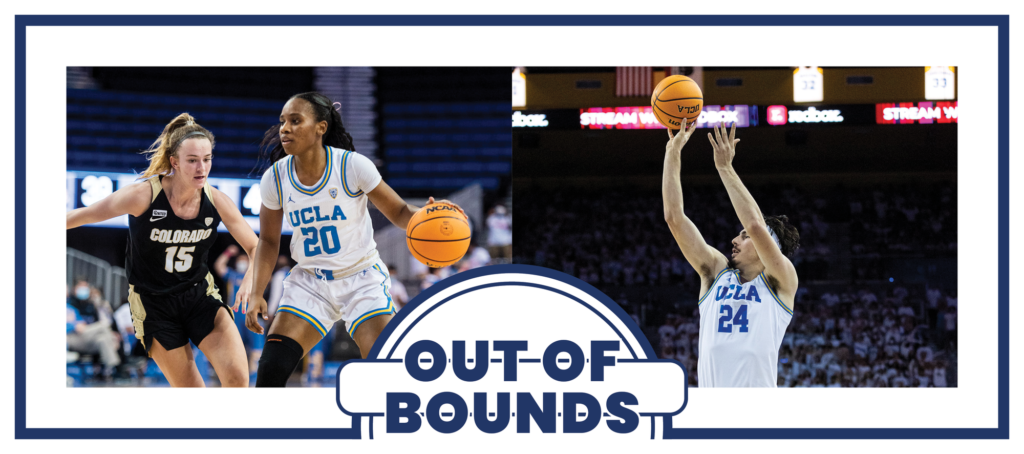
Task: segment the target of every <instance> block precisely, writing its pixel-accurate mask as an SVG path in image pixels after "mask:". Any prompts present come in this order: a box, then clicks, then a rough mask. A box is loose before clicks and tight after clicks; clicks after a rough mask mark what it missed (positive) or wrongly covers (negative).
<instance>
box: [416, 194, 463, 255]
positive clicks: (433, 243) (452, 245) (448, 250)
mask: <svg viewBox="0 0 1024 454" xmlns="http://www.w3.org/2000/svg"><path fill="white" fill-rule="evenodd" d="M471 234H472V231H471V229H470V227H469V219H468V218H467V217H466V215H464V214H462V212H461V211H459V209H458V208H455V206H453V205H451V204H448V203H432V204H430V205H427V206H425V207H423V208H421V209H420V210H419V211H417V212H416V213H414V214H413V215H412V219H409V224H408V225H407V226H406V228H405V242H406V244H408V245H409V252H411V253H412V256H413V257H416V260H419V261H420V262H422V263H423V264H424V265H427V266H429V267H431V268H440V267H442V266H448V265H452V264H454V263H455V262H458V261H459V259H461V258H462V256H463V255H466V251H467V250H469V237H470V236H471Z"/></svg>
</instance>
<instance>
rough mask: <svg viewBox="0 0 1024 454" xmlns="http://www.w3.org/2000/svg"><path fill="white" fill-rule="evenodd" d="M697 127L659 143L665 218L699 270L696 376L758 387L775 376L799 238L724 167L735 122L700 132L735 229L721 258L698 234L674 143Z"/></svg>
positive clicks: (706, 383)
mask: <svg viewBox="0 0 1024 454" xmlns="http://www.w3.org/2000/svg"><path fill="white" fill-rule="evenodd" d="M696 129H697V127H696V126H695V125H694V126H690V127H689V128H684V129H682V130H681V131H679V132H678V133H677V134H676V135H675V136H674V137H673V135H672V131H671V130H669V137H670V138H671V140H669V142H668V145H667V146H666V147H665V173H664V176H663V180H662V197H663V198H664V202H665V221H666V222H668V226H669V229H670V230H671V231H672V236H674V237H675V239H676V243H678V244H679V249H681V250H682V252H683V256H684V257H685V258H686V261H688V262H690V265H691V266H693V268H694V269H695V270H697V274H699V275H700V280H701V287H700V300H698V302H697V304H698V308H699V312H700V338H699V339H700V340H699V353H698V356H697V384H698V386H700V387H705V388H710V387H720V388H721V387H765V388H774V387H775V386H776V382H777V373H778V361H779V347H780V346H781V345H782V337H783V335H785V334H786V327H787V326H789V322H790V320H792V319H793V300H794V298H795V296H796V289H797V283H798V280H797V275H796V269H795V268H794V267H793V263H792V262H790V261H789V259H788V258H786V256H788V255H790V254H792V253H793V251H795V250H796V249H797V248H798V247H799V246H800V234H799V233H798V232H797V230H796V228H795V227H793V226H792V225H790V224H789V222H788V219H787V218H786V216H769V217H767V218H766V217H764V216H762V214H761V210H760V209H759V208H758V207H757V203H756V202H754V198H753V197H752V196H751V195H750V192H748V191H747V188H746V187H745V186H743V182H741V181H740V178H739V176H738V175H737V174H736V171H735V170H733V167H732V159H733V157H734V156H735V154H736V144H737V143H738V142H739V139H736V138H735V137H736V125H735V123H734V124H733V126H732V130H731V131H726V128H725V124H724V123H723V124H722V125H721V128H720V129H719V128H718V127H716V128H715V133H714V136H712V135H711V133H708V139H709V140H711V145H712V146H713V147H714V153H715V167H717V168H718V173H719V175H720V176H721V177H722V182H723V183H725V188H726V190H727V192H728V193H729V199H730V200H731V201H732V205H733V208H735V209H736V215H737V216H738V217H739V219H740V223H741V224H742V225H743V230H742V231H740V233H739V235H737V236H736V238H734V239H733V240H732V251H731V254H730V256H729V257H728V258H726V256H725V255H724V254H722V253H721V252H719V251H717V250H715V249H714V248H712V247H711V246H710V245H708V244H707V243H706V242H705V241H704V237H702V236H701V234H700V232H699V231H697V227H696V226H695V225H694V223H693V222H692V221H691V220H690V219H689V218H687V217H686V214H684V213H683V192H682V185H681V184H680V181H679V171H680V168H679V167H680V164H679V162H680V157H679V154H680V151H681V150H682V148H683V145H684V144H686V141H687V140H688V139H689V138H690V135H692V134H693V132H694V131H695V130H696Z"/></svg>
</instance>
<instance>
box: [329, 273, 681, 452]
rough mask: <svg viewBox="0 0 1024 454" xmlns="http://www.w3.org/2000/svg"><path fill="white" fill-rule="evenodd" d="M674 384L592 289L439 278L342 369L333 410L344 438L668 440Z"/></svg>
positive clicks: (546, 281)
mask: <svg viewBox="0 0 1024 454" xmlns="http://www.w3.org/2000/svg"><path fill="white" fill-rule="evenodd" d="M686 383H687V373H686V370H685V369H684V368H683V366H682V365H680V364H679V363H678V362H675V361H670V360H662V359H657V356H656V354H655V352H654V349H653V348H651V345H650V343H649V342H648V341H647V338H646V337H645V336H644V334H643V333H642V332H641V331H640V329H639V328H638V327H637V326H636V324H635V323H634V322H633V320H632V319H631V318H630V317H629V316H628V315H627V314H626V313H625V311H623V310H622V308H620V307H619V306H618V304H616V303H615V302H614V301H612V300H611V299H610V298H608V297H607V296H605V295H604V294H602V293H601V292H599V291H598V290H597V289H595V288H594V287H592V286H590V285H589V284H586V283H584V282H583V281H580V280H578V279H576V278H574V277H572V276H569V275H566V274H563V273H560V272H557V271H553V270H550V269H547V268H540V267H535V266H528V265H497V266H490V267H484V268H478V269H475V270H471V271H466V272H462V273H459V274H457V275H455V276H452V277H450V278H448V279H445V280H443V281H441V282H439V283H437V284H435V285H434V286H432V287H430V288H428V289H427V290H425V291H424V292H422V293H420V295H418V296H417V297H416V298H414V299H413V301H412V302H410V303H409V304H408V305H406V306H405V307H404V308H402V310H401V311H400V312H398V313H397V315H396V316H395V318H394V319H392V320H391V321H390V322H389V323H388V325H387V327H386V328H385V329H384V332H383V333H382V334H381V335H380V337H379V338H378V339H377V342H376V343H375V344H374V345H373V348H372V349H371V350H370V352H369V354H368V355H367V359H365V360H354V361H349V362H346V363H343V364H342V366H341V368H340V369H339V370H338V389H337V403H338V407H339V408H340V409H341V411H342V412H344V413H345V414H347V415H349V416H351V418H352V426H351V428H350V429H344V430H345V431H347V432H348V433H347V435H348V436H350V437H352V438H364V439H378V438H388V439H393V438H394V439H405V440H411V439H412V438H417V439H425V440H440V439H441V438H438V437H452V436H457V437H460V438H463V437H464V439H468V440H473V441H481V442H487V441H491V442H494V441H496V440H498V438H495V436H499V437H510V436H511V437H513V438H519V437H540V438H543V437H551V436H552V435H550V434H565V435H566V436H569V437H579V436H587V437H588V438H589V437H597V438H599V439H618V440H621V439H623V437H629V438H632V439H652V438H663V437H664V438H674V437H673V436H672V433H673V431H674V430H678V429H673V428H672V416H673V415H676V414H679V413H680V412H682V411H683V408H684V407H685V406H686V400H687V385H686ZM559 436H560V435H559ZM502 439H505V438H502ZM543 439H546V440H550V438H543ZM524 441H525V440H524Z"/></svg>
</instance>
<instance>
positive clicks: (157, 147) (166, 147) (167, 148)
mask: <svg viewBox="0 0 1024 454" xmlns="http://www.w3.org/2000/svg"><path fill="white" fill-rule="evenodd" d="M203 138H205V139H207V140H209V141H210V148H211V149H212V148H213V147H214V146H215V145H217V142H216V141H215V140H214V138H213V133H212V132H210V131H209V130H208V129H206V128H204V127H202V126H200V125H199V123H196V119H195V118H193V117H192V116H191V115H189V114H188V112H183V113H182V114H181V115H178V116H177V117H174V119H173V120H171V122H170V123H167V126H164V130H163V132H161V133H160V137H157V139H156V141H155V142H153V144H152V145H150V146H149V148H147V149H145V150H144V151H143V152H142V153H143V154H146V155H148V156H146V159H148V160H149V168H147V169H146V171H145V172H143V173H142V175H140V176H139V178H140V179H146V178H149V177H151V176H153V175H170V174H171V156H177V154H178V148H181V144H182V143H183V142H185V141H186V140H192V139H203Z"/></svg>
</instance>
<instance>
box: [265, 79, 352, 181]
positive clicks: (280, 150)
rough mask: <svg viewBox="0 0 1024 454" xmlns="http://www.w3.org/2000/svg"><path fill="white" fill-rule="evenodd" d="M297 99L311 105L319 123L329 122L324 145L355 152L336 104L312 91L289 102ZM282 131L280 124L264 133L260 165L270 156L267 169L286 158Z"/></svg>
mask: <svg viewBox="0 0 1024 454" xmlns="http://www.w3.org/2000/svg"><path fill="white" fill-rule="evenodd" d="M295 98H301V99H304V100H306V102H308V103H309V105H310V108H311V109H312V110H313V115H314V116H315V117H316V121H317V122H321V121H326V122H327V132H326V133H324V135H323V138H322V140H323V144H324V145H328V146H331V147H335V148H341V149H344V150H350V151H355V149H356V147H355V145H354V144H353V143H352V135H351V134H349V133H348V131H346V130H345V125H344V124H342V122H341V113H339V112H338V111H337V110H336V109H335V108H334V102H332V101H331V99H330V98H328V97H326V96H324V95H321V94H320V93H317V92H315V91H310V92H306V93H299V94H297V95H295V96H292V97H291V98H288V100H289V101H291V100H292V99H295ZM280 129H281V124H280V123H278V124H276V125H274V126H271V127H270V129H267V132H265V133H263V141H262V142H261V143H260V155H261V159H260V163H262V161H263V159H262V157H263V156H269V157H270V158H269V159H270V162H268V163H267V164H266V166H267V167H269V166H270V165H271V164H273V163H275V162H277V161H279V160H280V159H281V158H283V157H285V152H284V146H282V145H281V136H280V135H279V131H280ZM257 166H260V164H257ZM261 170H262V169H261Z"/></svg>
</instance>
